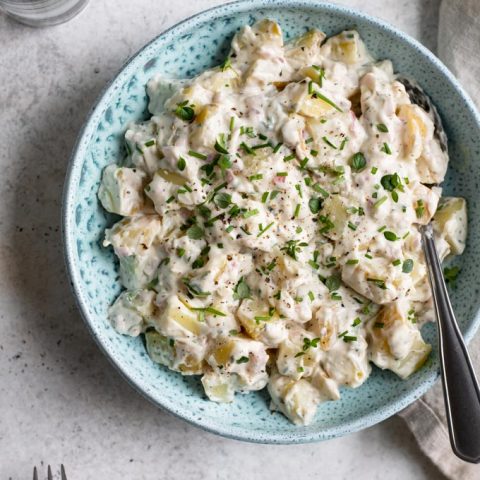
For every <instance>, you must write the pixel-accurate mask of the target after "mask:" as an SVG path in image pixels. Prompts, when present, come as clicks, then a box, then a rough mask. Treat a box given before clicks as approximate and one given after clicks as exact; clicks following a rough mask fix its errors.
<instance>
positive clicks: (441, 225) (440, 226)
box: [433, 197, 467, 255]
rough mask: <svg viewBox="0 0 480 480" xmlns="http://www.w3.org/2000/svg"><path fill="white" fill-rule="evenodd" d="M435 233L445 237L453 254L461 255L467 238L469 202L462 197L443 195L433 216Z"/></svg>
mask: <svg viewBox="0 0 480 480" xmlns="http://www.w3.org/2000/svg"><path fill="white" fill-rule="evenodd" d="M433 228H434V230H435V233H437V234H438V235H439V236H440V237H442V238H444V239H445V240H446V241H447V242H448V245H449V246H450V252H451V253H452V254H453V255H461V254H462V253H463V251H464V250H465V242H466V240H467V202H466V201H465V199H464V198H460V197H443V198H441V199H440V202H439V205H438V209H437V211H436V212H435V215H434V217H433Z"/></svg>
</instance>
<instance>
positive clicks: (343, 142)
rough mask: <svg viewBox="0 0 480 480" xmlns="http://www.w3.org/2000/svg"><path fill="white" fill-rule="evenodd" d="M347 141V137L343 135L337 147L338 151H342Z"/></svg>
mask: <svg viewBox="0 0 480 480" xmlns="http://www.w3.org/2000/svg"><path fill="white" fill-rule="evenodd" d="M347 142H348V137H345V138H344V139H343V140H342V143H341V144H340V147H339V148H338V149H339V150H340V151H342V150H343V149H344V148H345V145H346V143H347Z"/></svg>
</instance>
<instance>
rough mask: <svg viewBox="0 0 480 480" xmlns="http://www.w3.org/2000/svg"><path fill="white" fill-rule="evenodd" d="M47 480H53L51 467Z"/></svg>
mask: <svg viewBox="0 0 480 480" xmlns="http://www.w3.org/2000/svg"><path fill="white" fill-rule="evenodd" d="M47 475H48V476H47V478H48V480H53V477H52V469H51V468H50V465H49V466H48V474H47Z"/></svg>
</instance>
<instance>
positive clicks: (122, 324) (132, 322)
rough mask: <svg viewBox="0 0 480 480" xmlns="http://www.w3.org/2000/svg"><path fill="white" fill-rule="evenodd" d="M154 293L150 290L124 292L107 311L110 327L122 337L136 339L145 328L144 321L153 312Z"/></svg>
mask: <svg viewBox="0 0 480 480" xmlns="http://www.w3.org/2000/svg"><path fill="white" fill-rule="evenodd" d="M154 299H155V292H153V291H150V290H135V291H125V292H122V293H121V295H120V296H119V297H118V298H117V299H116V300H115V302H114V303H113V305H112V306H111V307H110V308H109V309H108V319H109V320H110V323H111V324H112V327H113V328H114V329H115V330H116V331H117V332H119V333H122V334H123V335H130V336H131V337H136V336H137V335H139V334H140V333H141V332H142V331H143V329H144V326H145V320H147V319H148V317H151V316H152V314H153V310H154V304H153V301H154Z"/></svg>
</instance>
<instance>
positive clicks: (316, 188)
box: [312, 183, 330, 198]
mask: <svg viewBox="0 0 480 480" xmlns="http://www.w3.org/2000/svg"><path fill="white" fill-rule="evenodd" d="M312 188H313V189H314V190H315V191H316V192H317V193H319V194H320V195H322V196H323V197H325V198H327V197H328V196H329V195H330V194H329V193H328V192H327V191H326V190H324V189H323V188H322V187H321V186H320V184H318V183H315V185H313V187H312Z"/></svg>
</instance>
